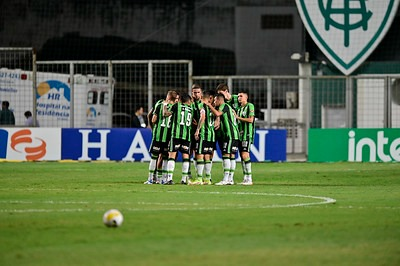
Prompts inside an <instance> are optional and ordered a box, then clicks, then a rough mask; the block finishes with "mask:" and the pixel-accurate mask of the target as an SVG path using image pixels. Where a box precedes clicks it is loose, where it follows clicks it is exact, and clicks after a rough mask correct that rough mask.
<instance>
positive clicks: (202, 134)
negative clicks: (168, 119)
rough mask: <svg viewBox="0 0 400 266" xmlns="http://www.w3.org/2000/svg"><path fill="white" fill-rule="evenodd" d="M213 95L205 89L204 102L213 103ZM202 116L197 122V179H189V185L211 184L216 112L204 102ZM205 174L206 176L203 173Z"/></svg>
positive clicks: (201, 110)
mask: <svg viewBox="0 0 400 266" xmlns="http://www.w3.org/2000/svg"><path fill="white" fill-rule="evenodd" d="M213 100H214V99H213V95H212V93H211V92H210V91H204V93H203V96H202V102H203V103H204V102H205V103H208V104H211V103H212V102H213ZM199 113H200V117H199V120H198V123H197V127H196V131H195V133H194V137H195V139H196V149H195V150H196V155H195V159H196V161H197V164H196V172H197V179H196V180H194V181H193V183H192V182H191V181H189V183H188V184H189V185H192V184H193V185H201V184H204V185H211V166H212V162H211V160H212V156H213V153H214V145H215V131H214V120H215V117H214V114H213V113H212V111H211V109H210V108H209V107H208V106H207V105H206V104H204V105H203V104H202V108H201V109H200V112H199ZM203 172H204V174H205V177H204V175H203Z"/></svg>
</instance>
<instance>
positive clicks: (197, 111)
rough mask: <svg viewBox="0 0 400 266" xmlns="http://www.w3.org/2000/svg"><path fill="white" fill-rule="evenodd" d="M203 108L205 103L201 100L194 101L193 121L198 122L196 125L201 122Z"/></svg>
mask: <svg viewBox="0 0 400 266" xmlns="http://www.w3.org/2000/svg"><path fill="white" fill-rule="evenodd" d="M202 108H203V102H202V101H201V100H199V101H194V102H193V103H192V109H193V120H194V121H196V123H198V122H199V120H200V110H201V109H202Z"/></svg>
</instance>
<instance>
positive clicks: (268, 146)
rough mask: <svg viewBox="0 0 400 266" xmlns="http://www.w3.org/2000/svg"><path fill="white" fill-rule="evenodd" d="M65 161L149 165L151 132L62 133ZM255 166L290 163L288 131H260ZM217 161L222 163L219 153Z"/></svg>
mask: <svg viewBox="0 0 400 266" xmlns="http://www.w3.org/2000/svg"><path fill="white" fill-rule="evenodd" d="M61 135H62V137H61V138H62V140H61V145H62V147H61V159H62V160H82V161H91V160H105V161H107V160H115V161H149V160H150V154H149V148H150V145H151V130H150V129H135V128H118V129H108V128H106V129H92V128H90V129H89V128H81V129H76V128H68V129H62V133H61ZM251 159H252V161H254V162H264V161H272V162H279V161H286V130H279V129H273V130H261V129H260V130H256V134H255V140H254V144H253V146H252V148H251ZM214 160H215V161H219V160H221V153H220V151H219V150H218V151H217V153H216V154H215V156H214Z"/></svg>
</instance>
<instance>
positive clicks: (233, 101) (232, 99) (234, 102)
mask: <svg viewBox="0 0 400 266" xmlns="http://www.w3.org/2000/svg"><path fill="white" fill-rule="evenodd" d="M216 91H217V93H222V94H223V95H224V97H225V102H226V103H227V104H229V105H230V106H231V107H232V108H233V110H235V112H237V110H239V107H240V103H239V100H238V95H236V94H231V93H230V92H229V87H228V85H226V84H225V83H221V84H218V86H217V89H216Z"/></svg>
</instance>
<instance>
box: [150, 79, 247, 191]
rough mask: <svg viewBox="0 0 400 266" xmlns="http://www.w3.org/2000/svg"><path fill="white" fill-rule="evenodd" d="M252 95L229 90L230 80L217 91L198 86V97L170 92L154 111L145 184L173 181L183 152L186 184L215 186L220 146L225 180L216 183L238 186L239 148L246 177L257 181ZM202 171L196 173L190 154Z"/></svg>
mask: <svg viewBox="0 0 400 266" xmlns="http://www.w3.org/2000/svg"><path fill="white" fill-rule="evenodd" d="M248 97H249V94H248V92H246V91H241V92H239V93H238V94H237V95H232V94H230V93H229V88H228V86H227V85H226V84H219V85H218V86H217V88H216V90H215V92H214V91H209V90H206V91H203V90H202V88H201V87H200V86H199V85H198V84H194V85H193V86H192V96H190V95H189V94H187V93H183V94H178V93H177V92H176V91H168V93H167V96H166V98H165V99H164V100H159V101H158V102H157V103H156V104H155V105H154V107H153V108H152V109H151V110H150V112H149V114H148V119H149V122H150V125H151V127H152V132H153V134H152V143H151V146H150V153H151V160H150V163H149V176H148V180H147V181H146V182H144V184H164V185H173V184H174V182H173V174H174V170H175V162H176V158H177V153H178V152H180V153H181V154H182V161H183V162H182V178H181V184H187V185H211V184H212V179H211V168H212V158H213V155H214V150H215V148H216V145H217V144H218V145H219V148H220V150H221V153H222V160H223V179H222V180H221V181H220V182H218V183H215V185H233V184H234V178H233V177H234V173H235V170H236V158H235V157H236V153H237V152H238V151H239V154H240V158H241V162H242V169H243V181H242V182H240V183H238V184H240V185H252V184H253V180H252V174H251V161H250V147H251V144H252V143H253V139H254V132H255V126H254V120H255V117H254V112H255V111H254V105H253V104H252V103H250V102H248ZM191 155H193V164H194V166H195V170H196V174H194V175H193V176H192V175H191V171H190V158H191Z"/></svg>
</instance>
